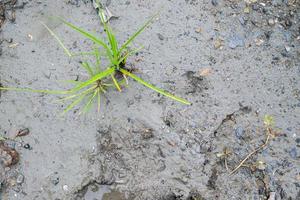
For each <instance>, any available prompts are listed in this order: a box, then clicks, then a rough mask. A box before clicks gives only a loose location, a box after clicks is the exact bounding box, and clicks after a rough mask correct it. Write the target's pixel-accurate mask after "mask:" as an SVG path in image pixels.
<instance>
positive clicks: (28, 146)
mask: <svg viewBox="0 0 300 200" xmlns="http://www.w3.org/2000/svg"><path fill="white" fill-rule="evenodd" d="M24 148H25V149H28V150H31V149H32V147H31V146H30V145H29V144H25V145H24Z"/></svg>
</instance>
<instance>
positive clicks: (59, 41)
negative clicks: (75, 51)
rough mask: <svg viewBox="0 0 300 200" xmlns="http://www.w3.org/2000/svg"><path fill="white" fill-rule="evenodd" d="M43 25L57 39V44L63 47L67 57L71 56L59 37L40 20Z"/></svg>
mask: <svg viewBox="0 0 300 200" xmlns="http://www.w3.org/2000/svg"><path fill="white" fill-rule="evenodd" d="M41 23H42V25H43V26H45V28H46V29H47V30H48V31H49V33H50V34H51V35H52V36H53V37H54V38H55V39H56V40H57V42H58V44H59V45H60V46H61V47H62V48H63V50H64V51H65V52H66V54H67V55H68V56H69V57H72V54H71V52H70V51H69V50H68V49H67V48H66V47H65V45H64V43H63V42H62V41H61V40H60V39H59V37H58V36H57V35H56V34H55V33H54V32H53V31H52V30H51V29H50V28H49V27H48V26H47V25H46V24H45V23H43V22H41Z"/></svg>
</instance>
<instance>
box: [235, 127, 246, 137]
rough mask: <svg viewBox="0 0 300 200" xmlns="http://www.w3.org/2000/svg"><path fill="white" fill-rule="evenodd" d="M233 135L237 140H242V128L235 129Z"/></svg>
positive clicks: (243, 132) (243, 131)
mask: <svg viewBox="0 0 300 200" xmlns="http://www.w3.org/2000/svg"><path fill="white" fill-rule="evenodd" d="M234 133H235V136H236V137H237V138H238V139H243V136H244V134H245V130H244V129H243V127H240V126H239V127H237V128H236V129H235V131H234Z"/></svg>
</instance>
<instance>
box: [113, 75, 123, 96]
mask: <svg viewBox="0 0 300 200" xmlns="http://www.w3.org/2000/svg"><path fill="white" fill-rule="evenodd" d="M111 78H112V80H113V82H114V84H115V86H116V88H117V90H118V91H119V92H122V90H121V87H120V85H119V84H118V81H117V80H116V78H115V76H114V75H113V74H111Z"/></svg>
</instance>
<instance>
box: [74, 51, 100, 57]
mask: <svg viewBox="0 0 300 200" xmlns="http://www.w3.org/2000/svg"><path fill="white" fill-rule="evenodd" d="M94 55H95V52H93V51H92V52H79V53H72V57H76V56H94Z"/></svg>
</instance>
